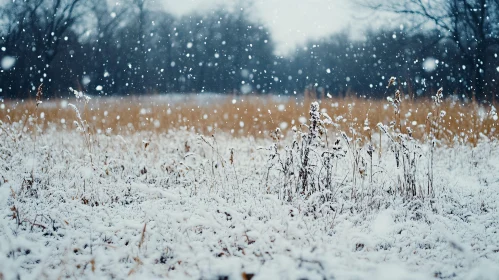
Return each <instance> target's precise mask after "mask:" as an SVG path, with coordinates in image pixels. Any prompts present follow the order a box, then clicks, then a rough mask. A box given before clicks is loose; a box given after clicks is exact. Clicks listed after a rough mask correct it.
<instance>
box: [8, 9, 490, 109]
mask: <svg viewBox="0 0 499 280" xmlns="http://www.w3.org/2000/svg"><path fill="white" fill-rule="evenodd" d="M498 53H499V0H434V1H432V0H398V1H395V0H393V1H392V0H384V1H377V0H373V1H369V0H365V1H362V0H357V1H349V0H309V1H303V0H302V1H300V0H267V1H266V0H256V1H241V0H236V1H229V0H186V1H179V0H121V1H114V0H113V1H105V0H23V1H21V0H0V62H1V65H0V66H1V69H0V96H3V97H4V98H27V97H30V96H31V97H34V95H35V93H36V88H37V87H38V85H39V84H40V83H43V86H44V94H45V96H46V97H65V96H68V94H69V91H68V88H69V87H73V88H75V89H79V90H82V91H85V92H87V93H89V94H91V95H102V96H104V95H144V94H156V93H160V94H167V93H205V92H207V93H229V94H241V95H244V94H279V95H301V94H303V93H304V92H305V91H311V92H314V93H315V94H322V95H324V94H330V95H331V96H337V97H344V96H352V95H353V96H358V97H366V98H371V97H372V98H378V97H383V96H385V94H386V85H387V81H388V79H389V78H390V77H392V76H394V77H396V78H397V81H398V84H397V86H398V87H400V88H401V89H402V90H403V91H404V92H405V93H406V94H408V96H410V97H417V96H427V93H428V92H431V93H434V92H435V91H436V90H437V89H438V88H440V87H444V88H445V90H446V92H447V93H453V94H454V95H455V96H456V97H458V98H463V99H470V98H476V99H480V100H486V101H491V102H495V98H496V96H497V88H498V86H499V82H498V79H499V58H498ZM428 96H429V95H428Z"/></svg>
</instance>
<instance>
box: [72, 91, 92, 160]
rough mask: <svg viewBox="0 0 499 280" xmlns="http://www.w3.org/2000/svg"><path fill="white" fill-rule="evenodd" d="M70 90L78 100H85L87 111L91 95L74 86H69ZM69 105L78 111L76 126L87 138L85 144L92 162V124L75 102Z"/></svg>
mask: <svg viewBox="0 0 499 280" xmlns="http://www.w3.org/2000/svg"><path fill="white" fill-rule="evenodd" d="M69 91H70V92H71V93H73V94H74V95H75V97H76V100H77V101H78V102H83V103H84V109H83V112H86V109H87V105H88V102H89V101H90V99H91V98H90V97H89V96H88V95H85V94H84V93H83V92H81V91H77V90H75V89H73V88H72V87H70V88H69ZM68 106H70V107H71V108H72V109H73V110H74V111H75V113H76V120H75V121H74V122H73V123H74V124H75V126H76V130H77V131H79V132H81V134H82V135H83V138H84V139H85V146H86V147H87V150H88V153H89V156H90V161H91V162H92V141H93V139H92V134H91V131H90V125H89V124H88V122H87V121H86V120H84V119H83V118H82V116H81V114H80V110H78V107H77V106H76V105H75V104H73V103H69V104H68Z"/></svg>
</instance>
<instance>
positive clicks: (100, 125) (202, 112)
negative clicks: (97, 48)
mask: <svg viewBox="0 0 499 280" xmlns="http://www.w3.org/2000/svg"><path fill="white" fill-rule="evenodd" d="M312 101H315V99H313V98H310V97H308V96H307V95H306V96H305V97H303V96H301V97H278V96H255V95H252V96H227V95H149V96H133V97H93V98H92V99H91V100H90V101H89V103H88V104H87V105H85V103H84V102H83V101H79V100H76V99H74V98H72V99H52V100H50V101H44V102H43V103H42V104H40V105H39V107H38V109H37V110H38V112H37V114H38V120H37V121H38V125H39V126H41V127H42V130H43V128H44V127H46V126H47V125H49V124H51V125H55V126H56V127H58V128H61V129H74V128H75V127H76V126H75V125H74V124H73V121H74V120H76V114H75V111H74V110H73V109H72V108H71V107H69V106H67V104H68V103H73V104H75V105H76V106H77V107H78V108H79V110H80V113H81V115H82V118H83V119H84V120H86V121H87V122H88V124H89V126H90V129H91V131H92V133H105V132H106V130H107V129H108V128H111V129H112V133H118V134H121V133H125V132H128V131H149V132H166V131H168V130H170V129H179V128H185V129H188V130H192V131H195V132H197V133H201V134H205V135H211V134H215V133H217V132H220V131H224V132H229V133H232V134H233V135H234V136H248V135H251V136H255V137H268V136H269V133H270V131H274V130H275V128H276V127H280V128H281V131H282V133H283V135H286V134H287V132H288V131H290V130H291V128H292V127H293V126H296V127H297V128H298V129H299V127H300V123H302V122H306V121H308V110H309V108H310V103H311V102H312ZM318 101H319V102H320V107H321V110H322V111H323V112H326V113H327V114H328V115H329V116H330V117H331V118H332V119H333V121H334V122H335V123H337V124H338V125H339V127H337V128H335V127H333V126H331V127H330V128H329V131H330V132H332V133H335V132H338V131H345V132H347V134H348V135H351V134H352V129H354V130H355V131H356V132H357V133H359V135H364V136H367V134H368V132H367V131H366V130H365V129H364V126H365V120H366V118H367V119H368V126H369V127H370V128H371V131H372V132H373V133H378V131H379V130H378V129H377V128H376V125H377V124H378V123H379V122H381V123H383V124H386V125H389V123H390V122H391V121H394V120H395V114H394V110H393V108H392V107H391V106H390V105H389V103H388V102H387V101H386V100H369V99H363V98H356V97H347V98H343V99H339V98H319V100H318ZM34 108H36V102H35V101H34V100H30V101H19V100H10V101H6V102H5V103H4V104H3V105H2V108H0V119H1V120H2V121H3V122H4V123H9V122H15V121H18V122H23V120H25V119H26V116H28V115H30V114H32V113H34V112H35V110H34ZM490 109H491V106H490V105H478V104H477V103H474V102H471V103H466V104H464V103H462V102H460V101H451V100H445V101H444V102H443V104H442V105H441V106H440V107H438V108H437V107H435V106H434V105H433V102H432V101H431V100H429V99H425V100H423V99H421V100H415V101H411V100H409V99H403V100H402V105H401V113H400V124H397V127H400V128H401V131H402V132H404V133H405V132H406V127H410V128H411V129H412V130H413V131H414V137H415V138H419V139H421V138H423V137H425V135H426V132H427V131H428V127H427V116H428V113H429V112H432V113H433V114H434V115H435V114H437V115H439V114H440V111H441V110H444V111H445V112H446V115H445V117H443V118H442V120H441V123H440V127H442V131H441V132H440V134H439V138H440V139H441V140H442V141H444V142H448V143H452V142H454V141H456V140H457V141H462V142H468V143H471V144H476V143H477V141H478V139H479V138H480V137H481V135H485V136H487V137H489V138H496V137H497V136H496V133H497V132H496V127H497V121H495V120H494V119H493V118H492V117H491V116H490ZM7 116H9V117H10V120H9V117H7ZM302 130H303V131H306V128H305V127H303V128H302Z"/></svg>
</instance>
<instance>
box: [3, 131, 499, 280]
mask: <svg viewBox="0 0 499 280" xmlns="http://www.w3.org/2000/svg"><path fill="white" fill-rule="evenodd" d="M31 136H32V135H31V134H26V135H24V137H23V138H21V139H19V140H16V141H14V140H12V139H11V138H10V137H9V136H8V135H7V134H6V133H5V132H3V133H1V134H0V138H1V141H0V175H1V177H0V279H2V280H3V279H18V278H20V279H58V278H78V279H104V278H105V279H109V278H116V279H124V278H127V277H130V278H135V279H152V278H165V277H168V278H174V279H185V278H193V279H251V277H253V278H252V279H434V278H441V279H499V232H498V231H499V213H498V210H499V172H498V171H499V149H498V145H497V143H495V142H483V143H481V144H480V145H478V147H476V148H471V147H466V146H456V147H454V148H440V149H438V150H437V151H436V155H435V166H434V171H435V172H434V177H435V196H434V197H433V198H429V197H425V198H411V199H407V198H404V197H403V196H401V195H397V194H392V193H390V192H388V191H386V190H387V188H388V189H389V188H390V187H393V186H394V185H396V180H394V179H393V178H392V177H391V176H390V171H389V170H390V169H392V168H395V167H394V163H393V162H394V160H393V159H392V157H393V156H392V155H390V153H388V152H387V153H384V157H385V158H382V160H381V161H380V162H381V163H379V161H378V159H376V164H375V167H374V168H375V170H376V171H377V173H376V176H375V178H374V182H376V184H375V185H374V186H371V187H373V188H376V189H374V190H371V192H370V193H371V194H373V195H372V197H371V198H369V199H366V200H359V201H356V200H352V199H349V198H348V197H349V194H350V193H351V191H350V189H351V188H352V182H351V178H350V176H349V175H348V174H350V173H351V170H350V168H351V167H350V166H351V165H350V164H348V162H349V159H348V155H347V157H346V158H344V159H341V160H338V162H336V163H335V164H336V166H337V167H336V169H335V174H336V175H335V181H334V182H336V183H335V188H336V189H337V190H338V195H337V198H336V199H335V200H334V201H331V202H328V203H330V204H328V205H329V206H330V207H329V209H330V211H324V209H322V210H320V211H319V210H316V211H314V210H310V209H306V208H307V207H306V205H308V204H309V203H310V200H312V197H306V198H305V197H303V198H300V196H299V195H297V196H295V197H294V199H293V200H291V201H288V200H284V199H280V198H279V189H280V187H281V186H280V182H281V181H279V180H280V179H279V175H278V174H279V173H278V172H277V171H276V168H277V167H275V166H272V165H271V161H272V159H271V157H270V156H269V154H272V152H271V151H269V149H268V148H269V147H270V146H271V145H272V143H273V142H272V140H271V139H268V140H260V139H252V138H232V137H231V136H229V135H224V134H218V135H216V136H215V137H214V138H212V137H210V136H205V137H204V138H202V137H201V136H199V135H196V134H194V133H192V132H188V131H181V130H180V131H171V132H170V133H168V134H161V135H156V134H150V133H146V132H142V133H129V134H124V135H109V136H106V135H97V136H96V137H97V138H96V142H95V143H90V144H89V143H86V142H85V137H84V136H83V135H82V134H80V133H78V132H74V131H57V130H55V129H50V128H49V129H47V130H46V131H44V132H42V133H41V134H39V135H38V136H37V139H36V143H34V138H33V137H31ZM286 141H287V142H286ZM289 141H290V140H283V144H282V146H281V147H280V150H279V151H280V152H282V151H283V150H282V149H283V146H284V144H287V143H288V142H289ZM284 142H285V143H284ZM231 152H232V156H231ZM342 160H344V162H343V161H342ZM269 170H270V171H269ZM423 173H424V172H423ZM32 174H33V175H32ZM32 178H34V179H32ZM359 180H361V179H359ZM359 186H362V189H363V190H365V189H369V183H368V179H365V178H364V179H362V183H359ZM373 201H374V202H373ZM359 204H361V205H359ZM362 204H365V205H362ZM373 205H374V206H373Z"/></svg>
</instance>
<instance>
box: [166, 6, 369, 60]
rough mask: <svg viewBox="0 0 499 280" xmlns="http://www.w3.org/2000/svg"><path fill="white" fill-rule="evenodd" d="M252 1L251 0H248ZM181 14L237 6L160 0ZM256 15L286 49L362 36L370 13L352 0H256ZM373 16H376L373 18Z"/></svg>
mask: <svg viewBox="0 0 499 280" xmlns="http://www.w3.org/2000/svg"><path fill="white" fill-rule="evenodd" d="M248 1H249V0H248ZM156 2H159V3H161V4H162V5H163V6H164V8H165V9H166V10H167V11H170V12H171V13H174V14H177V15H183V14H187V13H190V12H193V11H203V10H209V9H214V8H215V7H217V6H218V5H223V6H226V7H228V8H229V9H230V8H234V7H233V6H234V3H235V2H236V1H233V0H156ZM253 2H254V5H253V8H254V10H255V11H254V12H253V13H252V16H255V17H258V18H260V19H261V20H262V22H264V23H265V25H266V26H267V27H268V28H269V29H270V31H271V32H272V36H273V39H274V40H275V42H276V44H277V49H278V51H280V52H286V51H289V50H291V49H294V47H295V46H296V45H297V44H299V43H303V42H305V41H306V40H307V39H310V38H317V37H320V36H324V35H328V34H331V33H334V32H337V31H340V30H344V29H347V30H349V32H351V33H352V34H354V36H361V34H360V33H361V32H360V31H359V29H360V26H365V23H366V22H367V21H366V18H368V17H367V14H366V12H363V13H361V12H360V11H359V8H358V7H357V6H355V4H353V3H352V2H353V1H351V0H254V1H253ZM371 20H372V18H371Z"/></svg>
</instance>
